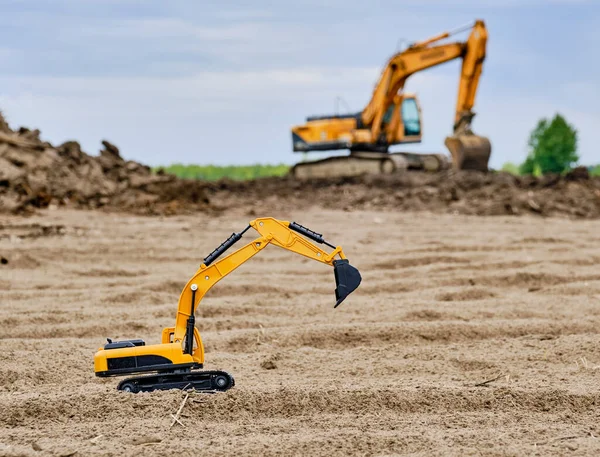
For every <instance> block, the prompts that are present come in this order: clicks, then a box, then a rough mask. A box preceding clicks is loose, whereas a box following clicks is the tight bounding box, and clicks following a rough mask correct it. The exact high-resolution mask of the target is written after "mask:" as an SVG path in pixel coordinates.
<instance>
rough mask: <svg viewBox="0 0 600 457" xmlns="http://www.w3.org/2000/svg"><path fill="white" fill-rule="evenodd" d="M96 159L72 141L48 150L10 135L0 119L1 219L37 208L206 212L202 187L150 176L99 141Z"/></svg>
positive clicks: (22, 134)
mask: <svg viewBox="0 0 600 457" xmlns="http://www.w3.org/2000/svg"><path fill="white" fill-rule="evenodd" d="M102 146H103V149H102V150H101V151H100V154H99V155H98V156H90V155H88V154H86V153H85V152H83V151H82V150H81V146H80V145H79V143H77V142H76V141H68V142H66V143H63V144H61V145H59V146H53V145H51V144H50V143H48V142H45V141H42V140H41V139H40V131H39V130H29V129H27V128H23V127H22V128H20V129H19V130H16V131H13V130H12V129H10V128H9V127H8V125H7V124H6V122H4V118H3V117H2V114H1V113H0V213H17V214H30V213H31V212H32V211H35V209H37V208H54V207H58V206H74V207H78V208H100V207H106V208H111V209H119V210H124V211H131V212H136V213H149V214H152V213H161V214H169V213H172V212H177V211H178V208H179V206H180V204H181V202H185V206H186V209H187V210H198V209H207V205H208V199H207V197H206V195H205V193H204V190H203V185H202V183H199V182H196V181H191V182H190V181H182V180H178V179H177V178H175V177H174V176H169V175H157V174H153V173H152V172H151V170H150V168H149V167H147V166H145V165H142V164H140V163H137V162H134V161H131V160H128V161H126V160H124V159H123V158H122V157H121V154H120V152H119V149H118V148H117V147H116V146H115V145H113V144H111V143H109V142H108V141H102Z"/></svg>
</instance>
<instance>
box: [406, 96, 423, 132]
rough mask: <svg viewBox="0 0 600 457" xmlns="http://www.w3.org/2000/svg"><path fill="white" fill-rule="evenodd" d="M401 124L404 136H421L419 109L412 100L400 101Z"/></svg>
mask: <svg viewBox="0 0 600 457" xmlns="http://www.w3.org/2000/svg"><path fill="white" fill-rule="evenodd" d="M402 122H403V123H404V136H419V135H421V118H420V116H419V107H418V106H417V101H416V100H415V99H414V98H405V99H404V100H402Z"/></svg>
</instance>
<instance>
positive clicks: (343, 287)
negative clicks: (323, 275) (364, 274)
mask: <svg viewBox="0 0 600 457" xmlns="http://www.w3.org/2000/svg"><path fill="white" fill-rule="evenodd" d="M333 274H334V275H335V299H336V302H335V306H334V308H337V307H338V305H339V304H340V303H342V302H343V301H344V299H345V298H346V297H347V296H348V295H350V294H351V293H352V292H354V291H355V290H356V288H357V287H358V286H359V284H360V281H361V279H362V278H361V276H360V273H359V271H358V270H357V269H356V268H354V267H353V266H352V265H350V262H349V261H348V259H342V260H335V261H334V262H333Z"/></svg>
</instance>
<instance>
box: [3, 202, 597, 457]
mask: <svg viewBox="0 0 600 457" xmlns="http://www.w3.org/2000/svg"><path fill="white" fill-rule="evenodd" d="M260 215H261V216H262V214H260ZM268 215H271V216H274V217H279V218H281V219H286V220H296V221H297V222H299V223H301V224H303V225H306V226H308V227H310V228H313V229H314V230H316V231H319V232H322V233H324V234H325V235H326V237H327V238H328V239H330V240H332V241H333V242H335V243H338V244H341V245H342V246H343V247H344V249H345V251H346V252H347V255H348V257H349V258H350V259H351V262H352V263H353V264H354V265H355V266H356V267H358V268H359V269H360V270H361V272H362V275H363V283H362V285H361V287H359V289H358V290H357V291H356V292H355V293H354V294H353V295H352V296H350V297H349V298H348V299H347V300H346V302H344V303H343V304H342V305H341V306H340V307H339V308H338V309H335V310H334V309H333V304H334V301H335V299H334V293H333V290H334V278H333V272H332V271H331V269H330V268H328V267H327V266H324V265H321V264H318V263H316V262H312V261H309V260H308V259H304V258H302V257H299V256H295V255H293V254H291V253H288V252H286V251H282V250H278V249H277V248H275V247H272V248H269V249H268V250H267V251H265V252H263V253H262V255H261V256H259V257H255V258H254V259H252V260H251V261H250V262H249V263H247V264H246V265H244V266H242V267H241V268H240V269H239V270H238V271H236V272H235V273H234V274H232V275H231V276H230V277H228V278H226V279H225V280H224V281H223V282H221V283H220V284H218V285H217V287H216V288H215V289H214V290H213V291H211V292H210V293H209V295H208V296H207V298H206V299H205V300H204V301H203V303H202V305H201V311H200V316H199V319H198V327H199V329H200V331H201V333H202V336H203V340H204V343H205V346H206V351H207V364H206V368H208V369H224V370H227V371H229V372H231V373H232V374H234V376H235V378H236V384H237V385H236V387H235V388H234V389H232V390H230V391H229V392H227V393H223V394H216V395H210V394H198V393H195V394H192V395H190V398H189V399H188V401H187V403H186V405H185V406H184V409H183V412H182V415H181V422H182V423H183V425H184V426H181V425H179V424H175V425H174V426H172V427H171V426H170V425H171V423H172V419H171V414H174V413H175V412H176V411H177V409H178V407H179V405H180V404H181V402H182V399H183V397H184V394H183V393H182V392H180V391H170V392H153V393H143V394H138V395H134V394H127V393H123V392H117V391H116V390H115V387H116V384H117V382H118V380H119V378H112V379H100V378H96V377H95V376H94V374H93V355H94V352H95V351H96V349H97V348H98V347H99V346H101V345H102V344H103V343H104V341H105V340H104V339H105V338H106V337H111V338H136V337H140V338H144V339H145V340H146V341H147V342H149V343H157V342H159V340H160V332H161V330H162V328H163V327H166V326H171V325H173V322H174V315H175V309H176V303H177V298H178V295H179V292H180V289H181V288H182V287H183V285H184V284H185V283H186V281H187V280H188V278H189V277H190V276H191V274H192V273H193V272H194V271H195V270H196V268H197V266H198V264H199V262H200V261H201V259H202V258H203V257H204V256H205V255H206V254H207V253H209V252H210V251H211V250H212V249H213V248H214V247H216V246H217V245H218V244H219V243H220V242H221V241H223V240H224V239H225V238H226V237H227V236H229V235H230V234H231V233H232V232H233V231H238V230H239V229H241V228H243V227H244V226H245V224H246V223H247V221H248V220H249V219H251V218H252V217H249V216H247V215H245V214H243V213H241V212H238V213H231V212H230V213H228V214H227V215H226V216H218V217H210V218H209V217H207V216H205V215H201V214H198V215H196V216H175V217H170V218H160V217H154V218H152V217H138V216H127V215H115V214H105V213H101V212H84V211H74V210H71V211H67V210H57V211H48V212H46V213H43V214H42V215H40V216H35V217H32V218H27V219H25V218H17V217H8V216H2V217H1V218H0V222H1V227H0V256H2V257H4V258H5V260H7V261H8V263H7V264H1V265H0V296H1V307H0V324H1V325H0V351H1V354H2V355H1V359H0V455H53V456H70V455H77V456H85V455H113V456H121V455H124V456H137V455H144V456H145V455H149V456H152V455H209V454H210V455H257V454H261V455H265V456H268V455H329V456H330V455H403V454H413V455H423V456H425V455H427V456H429V455H456V456H459V455H460V456H463V455H476V456H481V455H483V456H492V455H494V456H495V455H498V456H512V455H528V456H531V455H540V456H547V455H557V456H558V455H600V344H599V343H600V339H599V338H600V337H599V334H600V304H599V299H600V271H598V266H597V265H598V263H599V262H600V235H599V234H598V233H599V229H600V222H598V221H569V220H565V219H541V218H534V217H528V216H527V217H504V216H502V217H474V216H473V217H471V216H453V215H433V214H428V213H403V214H401V213H392V212H390V211H385V212H383V211H382V212H370V211H356V212H342V211H339V212H331V211H319V210H317V209H312V210H307V211H302V212H294V211H290V212H281V213H279V214H265V216H268ZM485 381H489V382H488V383H485Z"/></svg>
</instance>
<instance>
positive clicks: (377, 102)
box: [291, 20, 491, 178]
mask: <svg viewBox="0 0 600 457" xmlns="http://www.w3.org/2000/svg"><path fill="white" fill-rule="evenodd" d="M468 29H471V33H470V35H469V38H468V39H467V40H466V41H464V42H454V43H445V44H439V42H440V41H441V40H444V39H446V38H448V37H450V36H452V35H454V34H456V33H459V32H462V31H464V30H468ZM487 37H488V34H487V29H486V27H485V24H484V22H483V21H482V20H477V21H475V23H474V24H473V25H469V26H467V27H464V28H459V29H457V30H454V31H452V32H445V33H442V34H440V35H437V36H434V37H432V38H429V39H427V40H424V41H421V42H417V43H413V44H412V45H410V46H409V47H408V48H407V49H406V50H404V51H402V52H399V53H397V54H394V55H393V56H392V57H391V58H390V59H389V61H388V63H387V65H386V66H385V68H384V69H383V72H382V74H381V77H380V79H379V82H378V83H377V85H376V86H375V89H374V91H373V95H372V96H371V99H370V100H369V103H368V104H367V106H366V107H365V108H364V109H363V110H362V111H361V112H358V113H351V114H343V115H326V116H310V117H308V118H307V119H306V123H305V124H303V125H298V126H294V127H292V147H293V150H294V152H311V151H331V150H343V149H349V150H350V155H348V156H333V157H328V158H325V159H321V160H316V161H310V162H300V163H298V164H296V165H295V166H294V167H293V168H292V169H291V174H292V175H293V176H294V177H296V178H324V177H334V176H351V175H358V174H362V173H375V174H378V173H382V174H386V173H392V172H394V171H395V170H397V169H407V168H408V169H425V170H430V171H435V170H439V169H443V168H447V167H448V160H447V159H446V157H445V156H444V155H441V154H415V153H409V152H397V153H389V152H388V148H389V147H390V146H392V145H397V144H409V143H420V142H421V133H422V131H421V130H422V129H421V108H420V105H419V102H418V100H417V96H416V95H415V94H410V93H407V92H404V85H405V83H406V81H407V80H408V78H410V76H412V75H414V74H415V73H418V72H420V71H424V70H426V69H428V68H432V67H435V66H437V65H441V64H443V63H445V62H450V61H452V60H454V59H461V60H462V69H461V73H460V82H459V86H458V99H457V103H456V111H455V116H454V132H453V135H451V136H448V137H447V138H446V140H445V143H444V144H445V145H446V147H447V148H448V150H449V151H450V154H451V156H452V164H453V167H454V168H455V169H461V170H463V169H471V170H480V171H487V170H488V160H489V157H490V154H491V144H490V142H489V140H488V139H487V138H485V137H482V136H478V135H475V134H474V133H473V131H472V130H471V122H472V120H473V117H474V116H475V113H474V112H473V105H474V103H475V95H476V93H477V86H478V84H479V78H480V76H481V72H482V69H483V62H484V60H485V56H486V42H487Z"/></svg>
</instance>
